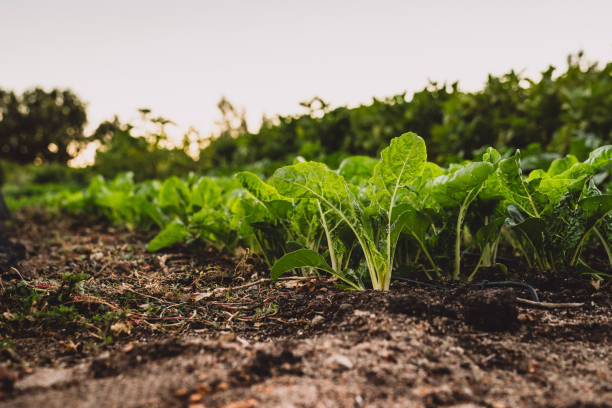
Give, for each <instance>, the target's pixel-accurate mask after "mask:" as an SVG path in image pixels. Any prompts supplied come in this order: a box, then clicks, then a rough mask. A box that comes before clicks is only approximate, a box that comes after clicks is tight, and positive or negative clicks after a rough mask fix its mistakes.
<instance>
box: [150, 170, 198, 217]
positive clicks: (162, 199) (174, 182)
mask: <svg viewBox="0 0 612 408" xmlns="http://www.w3.org/2000/svg"><path fill="white" fill-rule="evenodd" d="M190 195H191V194H190V191H189V187H187V184H185V182H184V181H183V180H181V179H180V178H178V177H175V176H173V177H170V178H168V179H167V180H166V181H164V184H162V188H161V190H160V192H159V200H158V203H159V206H160V207H161V208H172V209H173V210H174V211H175V212H176V213H177V214H179V213H182V212H185V210H186V208H187V206H188V205H189V203H190V201H191V199H190Z"/></svg>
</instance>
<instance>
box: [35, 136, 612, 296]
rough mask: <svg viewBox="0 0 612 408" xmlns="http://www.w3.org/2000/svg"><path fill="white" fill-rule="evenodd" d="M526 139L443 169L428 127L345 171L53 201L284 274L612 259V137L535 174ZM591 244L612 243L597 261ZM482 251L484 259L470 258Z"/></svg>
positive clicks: (199, 180)
mask: <svg viewBox="0 0 612 408" xmlns="http://www.w3.org/2000/svg"><path fill="white" fill-rule="evenodd" d="M520 158H521V155H520V151H516V152H514V153H512V154H505V155H502V154H500V153H499V152H498V151H497V150H495V149H494V148H487V149H486V150H485V152H484V153H483V155H482V157H481V158H480V160H475V161H465V162H463V163H461V164H452V165H450V166H448V167H446V168H442V167H440V166H438V165H437V164H435V163H433V162H430V161H428V160H427V151H426V146H425V142H424V140H423V139H422V138H421V137H419V136H417V135H416V134H415V133H405V134H403V135H402V136H400V137H397V138H395V139H393V140H392V141H391V143H390V145H389V146H388V147H386V148H385V149H383V150H382V152H381V155H380V158H378V159H376V158H372V157H367V156H352V157H348V158H346V159H344V160H343V161H342V163H341V164H340V166H339V167H338V168H337V169H335V170H332V169H330V168H329V167H328V166H327V165H325V164H323V163H319V162H313V161H305V160H303V159H300V158H298V159H296V160H295V162H294V164H292V165H289V166H284V167H281V168H279V169H277V170H276V171H275V172H274V174H273V175H272V176H271V177H270V178H268V179H267V180H263V179H262V178H260V177H259V176H258V175H256V174H255V173H252V172H239V173H236V174H235V175H233V176H232V177H221V178H213V177H201V176H196V175H193V174H191V175H190V176H188V177H186V178H184V179H181V178H178V177H170V178H168V179H166V180H164V181H157V180H153V181H145V182H141V183H135V182H134V181H133V177H132V175H131V174H130V173H123V174H121V175H119V176H118V177H116V178H115V179H113V180H110V181H107V180H105V179H104V178H103V177H101V176H98V177H96V178H94V179H93V180H92V181H91V183H90V185H89V187H88V188H87V189H85V190H81V191H76V192H74V191H68V190H67V191H63V192H61V193H57V194H54V195H50V196H48V197H47V199H46V201H47V204H50V205H55V206H56V207H59V208H62V209H65V210H69V211H86V212H89V213H97V214H100V215H103V216H105V217H107V218H108V219H110V220H112V221H113V222H116V223H121V224H124V225H127V226H128V227H129V228H135V227H138V228H156V227H157V228H159V229H160V232H159V233H158V234H157V235H156V236H155V237H154V238H153V239H152V241H151V242H150V243H149V245H148V249H149V250H150V251H157V250H160V249H162V248H164V247H167V246H169V245H172V244H175V243H178V242H186V243H192V242H194V241H200V242H204V243H206V244H209V245H214V246H217V247H219V248H227V249H232V248H235V247H236V246H239V245H240V246H245V247H249V248H250V249H251V250H252V252H254V253H257V254H261V256H262V257H263V258H264V259H265V261H266V262H267V263H268V264H269V266H270V267H271V275H272V277H273V278H277V277H278V276H280V275H281V274H283V273H286V272H288V271H292V270H295V271H301V272H302V273H313V272H317V271H324V272H326V273H329V274H331V275H334V276H335V277H337V278H338V279H339V281H340V282H342V283H341V285H342V286H344V287H346V288H351V289H364V288H366V287H370V286H371V287H372V288H374V289H388V288H389V285H390V282H391V276H392V274H393V272H394V270H398V268H399V269H402V270H408V271H412V272H413V273H419V274H424V275H426V276H427V277H429V278H430V279H437V280H448V281H456V280H468V281H469V280H471V279H472V278H473V277H474V276H475V273H476V272H477V270H478V269H479V268H480V267H482V266H493V265H496V264H497V254H498V252H499V250H500V247H504V248H506V247H508V248H511V249H512V251H513V252H514V253H518V254H520V256H522V258H523V259H524V261H525V262H526V263H527V264H528V265H529V267H531V268H532V269H533V270H535V271H541V272H546V273H551V274H558V273H560V271H563V270H566V269H568V268H569V269H570V270H573V271H575V272H576V273H580V272H581V271H582V272H588V273H590V274H592V275H594V276H597V277H603V276H606V273H605V272H606V270H608V271H609V270H610V269H612V250H611V247H612V245H611V243H612V194H610V185H607V186H606V183H609V182H610V173H609V172H610V163H611V162H612V145H606V146H602V147H599V148H597V149H595V150H593V151H591V152H590V154H589V155H588V157H587V159H586V160H584V161H579V160H578V159H577V158H576V157H575V156H572V155H568V156H566V157H563V158H560V159H556V160H554V161H553V162H552V164H551V165H550V166H549V167H548V168H546V169H535V170H532V171H531V172H529V173H528V174H523V171H522V170H521V164H520ZM585 248H591V249H593V250H594V251H599V252H601V253H605V257H607V258H608V259H607V262H606V263H605V268H606V270H603V271H597V270H595V269H593V268H592V267H591V266H589V265H588V263H587V261H586V259H585V257H584V256H583V254H584V252H585ZM474 253H476V254H477V261H476V262H471V263H470V268H469V269H467V268H465V267H462V264H463V263H464V260H465V257H466V256H468V254H469V256H472V257H473V254H474Z"/></svg>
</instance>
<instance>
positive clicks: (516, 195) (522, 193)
mask: <svg viewBox="0 0 612 408" xmlns="http://www.w3.org/2000/svg"><path fill="white" fill-rule="evenodd" d="M497 177H498V178H499V181H500V189H501V193H502V194H503V195H504V198H505V199H506V200H507V201H508V203H509V204H513V205H516V206H517V207H519V208H520V209H521V210H522V211H523V212H525V213H527V214H529V215H531V216H533V217H539V216H540V212H541V211H542V208H543V207H544V205H545V203H546V199H545V197H544V196H543V195H542V194H541V193H538V192H537V190H536V187H537V184H538V183H539V180H540V179H535V180H533V181H531V182H527V181H525V180H524V179H523V176H522V171H521V166H520V156H519V152H518V151H517V153H516V154H515V155H514V156H512V157H509V158H507V159H503V160H500V161H499V164H498V168H497Z"/></svg>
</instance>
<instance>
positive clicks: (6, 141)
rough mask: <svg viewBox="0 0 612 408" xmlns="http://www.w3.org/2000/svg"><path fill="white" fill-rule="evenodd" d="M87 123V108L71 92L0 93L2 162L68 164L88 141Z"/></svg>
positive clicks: (0, 90) (0, 148)
mask: <svg viewBox="0 0 612 408" xmlns="http://www.w3.org/2000/svg"><path fill="white" fill-rule="evenodd" d="M86 122H87V114H86V111H85V104H84V103H83V102H82V101H81V100H79V98H78V97H77V96H76V95H75V94H74V93H72V92H71V91H70V90H60V89H53V90H51V91H49V92H47V91H45V90H44V89H41V88H35V89H31V90H27V91H25V92H24V93H23V94H22V95H17V94H15V93H14V92H12V91H4V90H2V89H0V158H2V159H6V160H10V161H13V162H17V163H22V164H25V163H32V162H58V163H66V162H68V160H70V159H71V158H73V157H74V156H75V155H76V154H78V151H79V149H80V147H82V144H83V142H84V141H85V136H84V134H83V129H84V127H85V123H86Z"/></svg>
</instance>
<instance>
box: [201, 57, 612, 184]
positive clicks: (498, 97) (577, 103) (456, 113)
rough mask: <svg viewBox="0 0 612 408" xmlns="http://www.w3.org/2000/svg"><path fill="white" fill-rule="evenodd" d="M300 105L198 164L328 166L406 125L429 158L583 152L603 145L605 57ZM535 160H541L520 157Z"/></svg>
mask: <svg viewBox="0 0 612 408" xmlns="http://www.w3.org/2000/svg"><path fill="white" fill-rule="evenodd" d="M302 105H303V106H304V107H305V108H306V109H307V112H306V113H305V114H303V115H297V116H278V117H276V118H273V119H268V120H264V123H263V125H262V126H261V128H260V129H259V130H258V131H257V132H253V133H249V132H242V133H238V135H237V136H235V137H219V138H217V139H214V140H213V141H212V142H211V144H210V145H209V146H208V147H207V148H206V149H204V150H203V151H202V152H201V154H200V161H199V166H200V167H199V168H200V169H201V170H203V171H210V170H214V171H219V169H220V168H221V169H223V168H225V169H226V170H229V171H234V170H235V169H238V168H243V166H244V164H246V163H259V167H260V168H261V170H264V171H265V172H266V175H269V174H268V173H267V172H268V171H273V170H274V169H275V168H276V167H274V164H275V163H279V162H284V163H287V162H291V160H292V159H293V158H294V157H296V156H303V157H305V158H307V159H309V160H317V161H323V162H325V163H326V164H328V165H329V166H331V167H337V165H338V164H339V163H340V161H341V160H342V159H343V158H344V157H346V156H347V155H356V154H361V155H369V156H375V155H378V154H379V153H380V151H381V150H382V148H384V146H386V145H387V144H388V143H389V142H390V140H391V139H392V138H393V137H395V136H397V135H399V134H402V133H404V132H405V131H407V130H411V131H414V132H415V133H417V134H419V135H420V136H422V137H423V138H424V139H425V141H426V143H427V147H428V151H429V160H430V161H432V162H435V163H437V164H447V163H451V162H456V161H461V160H463V159H466V158H467V159H471V158H474V157H478V156H479V153H482V151H483V150H484V149H485V148H486V147H487V146H493V147H495V148H496V149H498V150H499V151H501V152H504V153H505V151H506V150H507V149H508V148H510V147H511V148H512V149H516V148H520V149H521V150H525V149H527V148H528V147H529V149H528V150H529V151H531V152H533V153H538V154H537V155H535V156H537V158H534V159H531V160H532V161H541V162H543V164H542V165H546V166H548V164H550V162H551V161H552V160H554V159H556V158H560V157H562V156H563V155H565V154H567V153H570V154H573V155H575V156H577V158H578V159H580V160H585V159H586V157H587V155H588V153H589V151H590V150H592V149H594V148H597V147H599V146H601V145H603V144H609V143H612V117H611V116H610V114H609V112H610V111H611V110H612V63H607V64H606V65H604V66H599V65H597V64H590V63H586V61H585V60H584V59H583V56H582V54H581V53H579V54H577V55H575V56H569V57H568V65H567V68H566V69H565V70H564V71H563V70H557V69H555V68H554V67H552V66H551V67H549V68H548V69H546V70H545V71H544V72H542V73H541V76H540V78H538V79H530V78H527V77H525V76H524V75H521V74H520V73H517V72H515V71H510V72H509V73H507V74H504V75H501V76H493V75H490V76H489V77H488V78H487V81H486V83H485V84H484V87H483V89H481V90H478V91H475V92H465V91H462V90H461V89H460V87H459V85H458V84H457V83H454V84H451V85H447V84H439V83H430V84H429V85H428V86H426V87H425V88H424V89H422V90H421V91H419V92H416V93H414V94H413V95H412V96H411V97H410V96H409V95H407V94H405V93H404V94H399V95H395V96H393V97H389V98H385V99H382V100H379V99H374V100H373V102H372V103H371V104H369V105H361V106H358V107H354V108H349V107H338V108H335V109H331V108H330V107H329V105H328V104H327V103H325V102H324V101H322V100H321V99H320V98H314V99H313V100H311V101H308V102H305V103H303V104H302ZM534 164H535V165H540V164H539V163H533V162H532V163H529V162H525V163H524V165H526V166H528V167H531V166H534ZM531 168H534V167H531ZM270 174H271V173H270Z"/></svg>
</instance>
